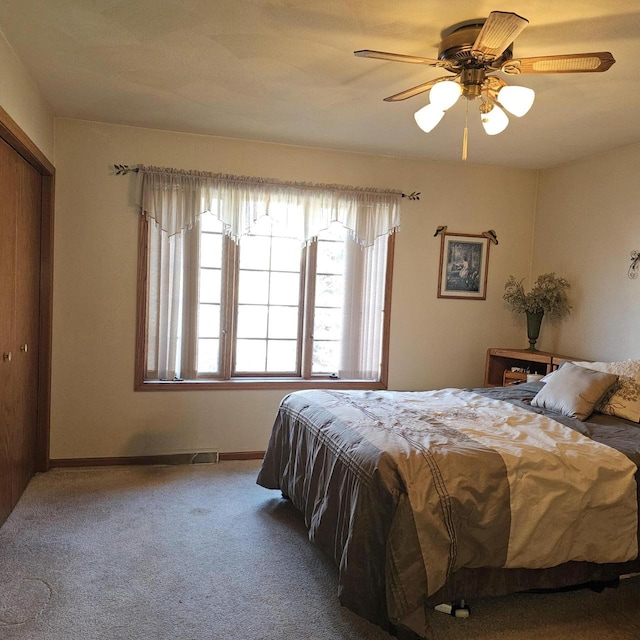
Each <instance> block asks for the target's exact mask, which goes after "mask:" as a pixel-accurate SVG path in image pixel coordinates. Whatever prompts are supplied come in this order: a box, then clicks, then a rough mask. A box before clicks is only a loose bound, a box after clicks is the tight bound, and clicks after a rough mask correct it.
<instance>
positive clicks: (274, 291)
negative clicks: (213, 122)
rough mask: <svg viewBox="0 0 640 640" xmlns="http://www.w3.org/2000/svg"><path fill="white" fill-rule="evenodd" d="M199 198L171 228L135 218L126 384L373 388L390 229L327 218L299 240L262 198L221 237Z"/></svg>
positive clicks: (297, 210)
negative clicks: (239, 228) (132, 323)
mask: <svg viewBox="0 0 640 640" xmlns="http://www.w3.org/2000/svg"><path fill="white" fill-rule="evenodd" d="M217 195H219V194H217ZM209 204H210V206H209V207H207V208H208V210H207V211H205V213H201V214H199V215H197V216H195V217H194V219H193V222H192V223H191V224H189V225H188V226H186V228H183V229H181V230H180V232H178V233H167V231H166V230H165V229H164V228H163V225H162V224H159V223H158V222H157V218H156V219H154V220H149V219H148V217H147V216H145V217H143V218H142V219H141V231H140V260H139V274H138V276H139V305H138V309H139V317H138V333H137V335H138V345H137V352H136V353H137V356H136V388H137V389H146V390H149V389H157V388H171V389H176V388H177V389H180V388H181V389H192V388H230V387H233V388H237V387H238V386H240V387H244V388H246V387H251V388H253V387H256V388H261V387H282V388H287V387H311V386H322V385H327V386H336V387H340V386H348V387H351V388H354V387H361V388H382V387H384V386H385V385H386V368H387V351H388V349H387V344H386V341H387V340H388V318H389V304H390V299H391V291H390V283H391V268H392V256H393V252H392V249H393V239H394V236H393V234H391V233H388V234H383V235H378V236H377V237H375V238H374V239H373V241H372V244H371V245H370V246H361V243H359V242H358V241H357V240H356V239H355V236H354V232H353V230H352V229H350V228H347V227H346V226H345V225H344V224H343V223H342V222H340V221H339V220H338V219H336V218H335V216H334V222H332V223H330V224H325V225H321V226H323V227H324V228H321V229H319V230H316V231H315V235H313V236H311V237H310V238H309V239H307V240H306V241H303V240H301V239H300V238H299V237H292V235H293V234H292V232H291V226H290V225H287V224H286V220H287V218H288V217H291V215H292V213H293V215H295V216H301V215H303V214H302V212H301V211H302V207H300V205H299V203H297V204H296V206H289V207H288V209H287V210H286V211H284V207H283V206H277V205H274V204H273V203H271V206H272V209H271V211H269V212H266V211H263V210H260V211H259V214H258V215H252V216H251V228H250V232H249V233H242V234H241V235H240V236H239V237H233V236H232V235H231V234H230V233H229V225H228V223H227V221H226V220H225V218H224V216H223V215H220V208H221V207H222V206H223V205H222V204H221V203H220V202H219V199H218V198H216V199H215V200H214V201H213V202H210V203H209ZM251 204H252V205H255V201H252V202H251ZM200 206H202V205H200ZM274 212H275V215H274ZM254 213H255V212H254ZM280 214H282V215H280ZM283 220H284V223H283ZM296 222H297V218H296ZM165 226H166V225H165Z"/></svg>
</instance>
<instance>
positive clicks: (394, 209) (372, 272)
mask: <svg viewBox="0 0 640 640" xmlns="http://www.w3.org/2000/svg"><path fill="white" fill-rule="evenodd" d="M401 195H402V194H401V192H400V191H393V190H376V189H364V188H358V187H348V186H342V185H322V184H315V185H314V184H308V183H299V182H282V181H278V180H265V179H257V178H248V177H243V176H231V175H223V174H212V173H203V172H197V171H183V170H178V169H166V168H162V167H145V166H140V167H138V204H139V205H140V208H141V213H142V215H144V216H146V218H147V219H148V220H149V223H150V225H151V231H150V243H151V244H150V251H149V256H150V263H149V282H148V309H149V313H148V315H149V319H148V323H147V344H148V348H147V374H146V377H147V379H160V380H172V379H174V378H175V377H183V378H193V377H195V375H196V354H195V347H194V345H195V344H196V340H195V339H190V338H191V337H192V336H194V335H195V333H196V332H197V318H196V317H195V316H196V309H197V301H198V264H199V261H198V251H199V216H200V215H201V214H202V213H205V212H208V211H209V212H211V213H213V214H214V215H215V216H216V217H218V218H219V219H220V221H221V222H222V223H223V225H224V228H225V233H227V234H229V235H230V236H231V237H232V238H234V239H235V240H238V239H239V238H240V237H241V236H242V235H245V234H250V233H251V230H252V228H253V226H254V225H255V224H256V222H257V221H258V220H259V218H261V217H262V216H264V215H268V216H269V217H270V218H271V219H272V220H273V222H274V224H277V225H278V227H279V228H280V230H283V229H284V230H285V233H286V235H288V236H289V237H293V238H297V239H299V240H300V241H301V242H302V243H308V242H310V241H311V240H313V238H314V237H316V236H317V235H318V234H319V233H320V232H321V231H323V230H325V229H327V228H328V227H329V226H330V225H331V223H332V222H339V223H340V224H342V225H343V226H344V227H345V228H346V229H347V231H348V234H349V236H350V238H351V240H350V242H349V245H350V247H351V248H350V249H349V252H350V254H349V255H350V260H349V267H348V270H349V278H350V279H352V280H353V285H352V286H350V287H349V294H348V295H349V300H348V301H347V300H345V309H346V308H347V305H348V306H349V308H350V309H352V310H353V316H350V321H349V322H348V323H346V324H345V335H344V339H343V343H344V345H346V346H348V348H346V350H343V351H344V352H343V358H342V362H343V367H344V374H345V377H358V378H362V377H364V378H370V377H375V376H374V375H373V374H372V373H371V372H373V371H375V372H377V371H378V369H379V357H380V344H381V342H380V340H381V336H379V335H377V333H378V332H377V331H375V330H374V329H372V327H373V326H374V325H379V326H380V329H381V325H382V323H381V322H377V323H376V322H373V321H372V320H374V319H375V317H376V316H377V314H380V313H381V308H382V307H381V305H382V301H383V299H384V273H383V271H384V268H383V267H381V266H380V265H382V264H384V263H385V260H384V257H383V258H382V262H380V264H378V263H377V262H375V261H374V262H375V264H373V263H372V264H370V262H371V260H372V258H371V257H368V256H369V254H375V255H378V253H379V251H377V250H376V251H371V250H369V249H367V248H368V247H373V246H374V245H375V244H376V243H377V244H379V243H381V242H383V240H382V238H386V236H388V234H390V233H393V232H394V231H395V230H396V229H397V228H398V227H399V225H400V198H401ZM385 242H386V240H385ZM380 287H382V289H381V288H380ZM357 345H366V348H364V349H363V348H359V347H358V346H357ZM376 375H377V374H376Z"/></svg>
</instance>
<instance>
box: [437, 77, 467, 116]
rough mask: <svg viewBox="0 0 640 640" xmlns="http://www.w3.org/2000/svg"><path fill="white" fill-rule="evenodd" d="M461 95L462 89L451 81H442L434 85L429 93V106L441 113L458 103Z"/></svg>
mask: <svg viewBox="0 0 640 640" xmlns="http://www.w3.org/2000/svg"><path fill="white" fill-rule="evenodd" d="M461 94H462V87H461V86H460V84H459V83H457V82H454V81H453V80H444V81H443V82H438V83H437V84H435V85H434V86H433V87H432V88H431V91H430V92H429V100H430V101H431V104H432V105H434V106H436V107H437V108H438V109H440V110H441V111H446V110H447V109H450V108H451V107H453V105H454V104H455V103H456V102H458V98H459V97H460V95H461Z"/></svg>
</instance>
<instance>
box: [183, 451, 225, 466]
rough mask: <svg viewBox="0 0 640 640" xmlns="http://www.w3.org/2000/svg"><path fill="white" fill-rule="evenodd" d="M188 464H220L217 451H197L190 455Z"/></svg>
mask: <svg viewBox="0 0 640 640" xmlns="http://www.w3.org/2000/svg"><path fill="white" fill-rule="evenodd" d="M190 455H191V458H190V460H189V464H211V463H213V462H220V454H219V453H218V452H217V451H199V452H198V453H192V454H190Z"/></svg>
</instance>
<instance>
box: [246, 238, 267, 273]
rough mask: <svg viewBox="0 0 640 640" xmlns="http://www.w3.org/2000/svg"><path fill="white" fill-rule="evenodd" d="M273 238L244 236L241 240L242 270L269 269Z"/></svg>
mask: <svg viewBox="0 0 640 640" xmlns="http://www.w3.org/2000/svg"><path fill="white" fill-rule="evenodd" d="M270 255H271V238H269V237H268V236H243V237H242V239H241V240H240V268H241V269H259V270H261V271H267V270H268V269H269V257H270Z"/></svg>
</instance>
